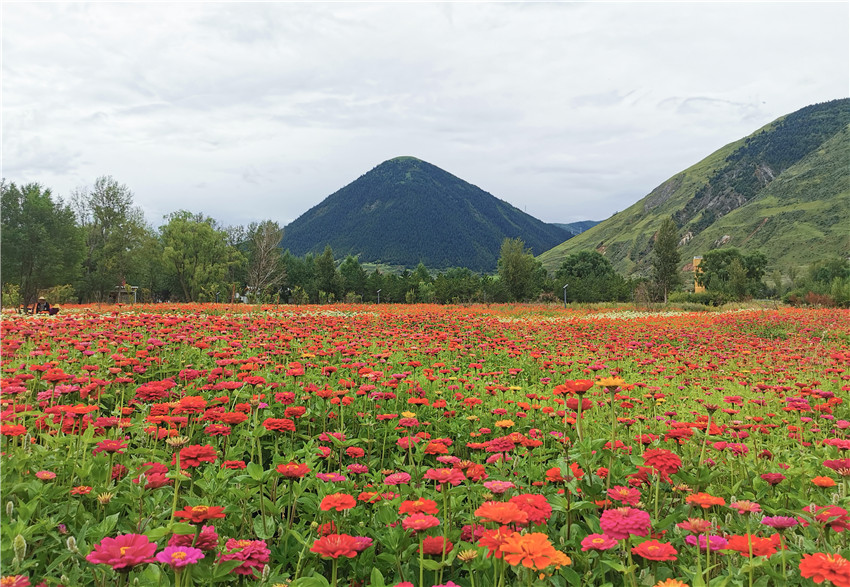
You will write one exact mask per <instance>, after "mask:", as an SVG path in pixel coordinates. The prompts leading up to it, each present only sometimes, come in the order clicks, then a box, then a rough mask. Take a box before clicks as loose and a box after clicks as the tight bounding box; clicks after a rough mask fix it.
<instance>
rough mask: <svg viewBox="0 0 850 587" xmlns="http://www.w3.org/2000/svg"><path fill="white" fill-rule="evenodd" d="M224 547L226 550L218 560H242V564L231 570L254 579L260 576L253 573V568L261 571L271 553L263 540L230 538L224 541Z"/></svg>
mask: <svg viewBox="0 0 850 587" xmlns="http://www.w3.org/2000/svg"><path fill="white" fill-rule="evenodd" d="M224 548H225V550H227V551H228V552H225V553H223V554H221V555H220V556H219V560H220V561H222V562H224V561H232V560H239V561H242V564H241V565H239V566H238V567H236V568H235V569H233V571H232V572H234V573H236V574H237V575H248V576H250V577H253V578H254V579H259V578H260V577H259V576H258V575H255V574H254V569H257V571H259V572H261V573H262V571H263V565H265V564H266V563H267V562H269V555H270V554H271V551H270V550H269V548H268V546H266V541H265V540H236V539H233V538H231V539H230V540H228V541H227V542H226V543H225V545H224Z"/></svg>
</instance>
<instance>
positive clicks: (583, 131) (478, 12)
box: [0, 1, 850, 226]
mask: <svg viewBox="0 0 850 587" xmlns="http://www.w3.org/2000/svg"><path fill="white" fill-rule="evenodd" d="M0 6H2V8H0V10H2V49H3V53H2V115H3V119H2V131H3V135H2V149H3V150H2V175H3V177H5V178H6V179H7V181H13V182H16V183H19V184H20V183H27V182H32V181H37V182H40V183H41V184H43V185H44V186H47V187H50V188H51V189H52V190H53V193H54V194H56V195H60V196H67V195H68V194H69V193H70V192H71V191H72V190H73V189H74V188H77V187H81V186H88V185H91V184H92V183H93V182H94V180H95V179H96V178H97V177H99V176H102V175H111V176H113V177H114V178H115V179H116V180H117V181H119V182H120V183H124V184H126V185H127V186H129V187H130V189H131V190H132V191H133V193H134V195H135V202H136V203H137V204H138V205H139V206H141V207H142V209H143V210H144V212H145V215H146V217H147V219H148V221H149V222H150V223H151V224H152V225H153V226H159V225H161V224H163V220H162V217H163V215H165V214H167V213H169V212H173V211H176V210H178V209H186V210H190V211H192V212H203V213H205V214H208V215H210V216H212V217H214V218H216V219H217V220H218V221H220V222H221V223H222V224H225V225H233V224H247V223H248V222H250V221H252V220H263V219H267V218H268V219H272V220H275V221H278V222H280V223H281V224H287V223H289V222H291V221H292V220H294V219H295V218H297V217H298V216H299V215H301V214H302V213H303V212H305V211H306V210H308V209H309V208H310V207H312V206H314V205H315V204H317V203H319V202H320V201H321V200H322V199H324V198H325V197H327V196H328V195H330V194H331V193H333V192H335V191H336V190H338V189H340V188H341V187H343V186H345V185H346V184H348V183H350V182H351V181H353V180H355V179H357V177H359V176H360V175H362V174H364V173H366V172H367V171H369V170H370V169H372V168H373V167H375V166H376V165H378V164H380V163H381V162H382V161H385V160H386V159H390V158H392V157H395V156H399V155H412V156H415V157H419V158H421V159H424V160H426V161H428V162H430V163H433V164H434V165H437V166H438V167H441V168H443V169H445V170H446V171H448V172H450V173H453V174H454V175H457V176H458V177H460V178H462V179H464V180H466V181H469V182H471V183H473V184H475V185H477V186H479V187H480V188H482V189H484V190H486V191H488V192H490V193H491V194H493V195H494V196H496V197H498V198H501V199H503V200H506V201H508V202H510V203H511V204H513V205H515V206H517V207H518V208H520V209H521V210H525V211H526V212H528V213H529V214H532V215H533V216H536V217H538V218H540V219H541V220H544V221H547V222H571V221H575V220H584V219H594V220H602V219H605V218H607V217H609V216H610V215H611V214H613V213H614V212H616V211H618V210H622V209H624V208H626V207H627V206H629V205H631V204H632V203H634V202H635V201H637V200H638V199H640V198H642V197H643V196H645V195H646V194H647V193H649V192H650V191H651V190H652V189H653V188H654V187H655V186H657V185H658V184H660V183H661V182H663V181H664V180H666V179H667V178H669V177H670V176H672V175H673V174H675V173H677V172H679V171H681V170H683V169H684V168H686V167H688V166H690V165H692V164H694V163H696V162H698V161H699V160H701V159H702V158H704V157H705V156H707V155H709V154H710V153H711V152H713V151H714V150H716V149H718V148H720V147H722V146H723V145H725V144H727V143H730V142H732V141H734V140H737V139H739V138H741V137H743V136H745V135H747V134H749V133H751V132H753V131H755V130H756V129H758V128H759V127H761V126H763V125H765V124H767V123H768V122H770V121H772V120H774V119H776V118H778V117H779V116H782V115H784V114H787V113H790V112H793V111H795V110H797V109H799V108H802V107H803V106H807V105H809V104H813V103H816V102H823V101H827V100H831V99H836V98H843V97H847V96H848V93H850V73H848V72H850V63H848V45H849V44H850V32H849V31H850V24H848V23H850V5H848V3H847V2H846V1H840V2H833V3H816V2H800V3H745V2H729V3H718V2H709V3H679V4H675V3H529V2H526V3H522V4H504V3H414V4H409V3H401V4H399V3H381V4H370V3H316V2H311V3H252V4H240V3H203V2H200V3H192V4H157V3H151V4H141V3H108V4H107V3H83V4H70V3H17V4H16V3H9V2H4V3H3V4H2V5H0Z"/></svg>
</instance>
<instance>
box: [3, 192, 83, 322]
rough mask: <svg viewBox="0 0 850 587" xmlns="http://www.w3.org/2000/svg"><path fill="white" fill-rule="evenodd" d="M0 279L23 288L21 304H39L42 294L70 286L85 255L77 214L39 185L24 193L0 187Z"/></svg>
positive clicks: (4, 282)
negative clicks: (76, 218) (0, 230)
mask: <svg viewBox="0 0 850 587" xmlns="http://www.w3.org/2000/svg"><path fill="white" fill-rule="evenodd" d="M0 213H2V232H0V247H2V253H3V254H2V256H0V275H2V281H3V284H4V285H5V284H14V285H16V286H18V287H19V288H20V293H21V296H22V299H23V302H24V303H25V304H27V305H30V304H32V303H34V302H35V299H36V297H37V295H38V292H39V290H42V289H46V288H49V287H52V286H55V285H64V284H67V283H71V282H72V281H73V280H74V279H75V277H76V274H77V271H78V269H79V263H80V259H81V258H82V254H83V248H82V247H83V241H82V233H81V231H80V229H79V227H78V226H77V223H76V222H75V217H74V211H73V210H72V209H71V207H70V206H68V205H67V204H65V203H64V202H63V201H62V200H61V199H56V200H54V199H53V197H52V195H51V193H50V190H49V189H47V188H44V187H42V186H41V185H40V184H38V183H29V184H26V185H23V186H21V187H20V188H19V187H18V186H16V185H15V184H14V183H10V184H7V183H6V182H5V181H2V182H0Z"/></svg>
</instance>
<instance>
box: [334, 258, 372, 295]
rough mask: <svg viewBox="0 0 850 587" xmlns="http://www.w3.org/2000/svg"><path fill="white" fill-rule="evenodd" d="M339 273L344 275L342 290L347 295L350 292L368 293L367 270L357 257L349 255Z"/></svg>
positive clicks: (355, 293)
mask: <svg viewBox="0 0 850 587" xmlns="http://www.w3.org/2000/svg"><path fill="white" fill-rule="evenodd" d="M339 274H340V276H341V277H342V290H343V292H344V293H345V295H346V297H348V295H349V294H352V295H353V296H358V295H359V296H361V299H362V297H363V295H364V294H365V293H366V279H367V278H368V275H367V274H366V270H365V269H363V267H362V266H361V265H360V261H358V260H357V257H354V256H352V255H348V256H347V257H346V258H345V260H344V261H343V262H342V263H341V264H340V266H339Z"/></svg>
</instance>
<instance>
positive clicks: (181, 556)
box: [156, 546, 204, 569]
mask: <svg viewBox="0 0 850 587" xmlns="http://www.w3.org/2000/svg"><path fill="white" fill-rule="evenodd" d="M202 558H204V553H203V551H202V550H200V549H198V548H192V547H191V546H166V547H165V549H164V550H163V551H162V552H159V553H157V555H156V560H158V561H159V562H161V563H165V564H167V565H168V566H169V567H171V568H172V569H182V568H183V567H185V566H186V565H194V564H195V563H196V562H198V561H199V560H201V559H202Z"/></svg>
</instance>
